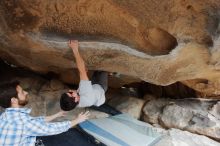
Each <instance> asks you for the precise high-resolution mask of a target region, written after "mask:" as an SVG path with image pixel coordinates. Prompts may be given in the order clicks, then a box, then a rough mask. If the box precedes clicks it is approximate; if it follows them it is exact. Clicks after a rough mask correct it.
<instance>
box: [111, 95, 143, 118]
mask: <svg viewBox="0 0 220 146" xmlns="http://www.w3.org/2000/svg"><path fill="white" fill-rule="evenodd" d="M144 103H145V101H144V100H142V99H137V98H135V97H126V96H124V97H120V98H112V99H111V100H110V101H109V102H108V104H109V105H111V106H112V107H114V108H115V109H117V110H119V111H121V112H123V113H127V114H129V115H131V116H132V117H134V118H136V119H139V118H140V116H141V113H142V108H143V105H144Z"/></svg>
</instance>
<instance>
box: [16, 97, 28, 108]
mask: <svg viewBox="0 0 220 146" xmlns="http://www.w3.org/2000/svg"><path fill="white" fill-rule="evenodd" d="M28 101H29V100H28V97H27V96H26V98H25V100H20V99H19V100H18V104H19V105H20V106H25V105H27V104H28Z"/></svg>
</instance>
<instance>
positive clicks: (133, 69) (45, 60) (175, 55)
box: [0, 0, 220, 96]
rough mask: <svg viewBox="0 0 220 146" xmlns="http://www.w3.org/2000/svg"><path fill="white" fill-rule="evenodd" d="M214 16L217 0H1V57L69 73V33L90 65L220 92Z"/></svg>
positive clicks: (37, 68)
mask: <svg viewBox="0 0 220 146" xmlns="http://www.w3.org/2000/svg"><path fill="white" fill-rule="evenodd" d="M219 18H220V0H200V1H195V0H175V1H174V0H166V1H164V0H156V1H155V0H141V1H139V0H120V1H118V0H63V1H49V0H29V1H28V0H20V1H13V0H1V2H0V20H1V21H0V58H2V59H4V60H7V61H8V62H11V63H13V64H15V65H17V66H23V67H27V68H29V69H31V70H33V71H36V72H40V73H48V72H54V73H56V74H58V75H60V78H62V79H63V80H65V81H69V80H73V78H72V77H70V78H69V76H70V74H71V72H72V68H73V67H75V63H74V61H73V57H72V54H71V50H70V49H69V48H68V47H67V45H66V41H67V40H68V39H70V38H74V39H79V40H80V51H81V53H82V56H83V58H84V59H85V61H86V66H87V67H88V69H89V70H106V71H109V72H118V73H120V74H123V75H125V76H132V77H134V79H135V80H136V79H137V78H138V79H140V80H144V81H146V82H150V83H153V84H157V85H169V84H172V83H175V82H177V81H180V82H183V83H184V84H186V85H187V86H189V87H191V88H193V89H195V90H197V91H199V92H201V95H202V94H203V93H204V94H206V95H208V96H213V95H214V96H217V95H219V94H220V93H219V90H220V87H218V86H217V85H218V84H219V83H220V80H219V77H220V72H219V68H220V67H219V64H220V63H219V60H220V52H219V47H220V45H219V44H220V38H219V32H220V27H219V21H220V20H219ZM67 76H68V77H67ZM71 78H72V79H71ZM132 80H133V79H132ZM204 80H205V81H207V82H208V83H209V84H208V85H207V84H206V85H203V84H204V83H203V81H204ZM194 81H196V83H194ZM200 81H201V82H200ZM211 84H212V85H213V86H211ZM209 85H210V86H209ZM214 85H216V86H214ZM201 86H202V87H201ZM214 87H215V89H214V90H213V88H214Z"/></svg>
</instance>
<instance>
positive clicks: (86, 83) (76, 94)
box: [60, 40, 108, 111]
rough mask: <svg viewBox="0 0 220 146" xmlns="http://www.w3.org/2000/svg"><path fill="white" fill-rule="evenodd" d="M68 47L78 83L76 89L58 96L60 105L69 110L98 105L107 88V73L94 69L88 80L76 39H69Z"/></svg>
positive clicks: (103, 101) (102, 100)
mask: <svg viewBox="0 0 220 146" xmlns="http://www.w3.org/2000/svg"><path fill="white" fill-rule="evenodd" d="M68 45H69V47H70V48H71V49H72V51H73V54H74V57H75V60H76V66H77V68H78V71H79V76H80V83H79V88H78V90H69V91H68V92H66V93H63V94H62V95H61V98H60V107H61V109H63V110H64V111H69V110H72V109H74V108H75V107H76V106H78V107H89V106H100V105H102V104H104V103H105V92H106V90H107V88H108V73H107V72H105V71H95V72H94V73H93V76H92V79H91V80H89V78H88V75H87V70H86V67H85V63H84V60H83V58H82V57H81V55H80V53H79V49H78V41H77V40H70V41H69V42H68Z"/></svg>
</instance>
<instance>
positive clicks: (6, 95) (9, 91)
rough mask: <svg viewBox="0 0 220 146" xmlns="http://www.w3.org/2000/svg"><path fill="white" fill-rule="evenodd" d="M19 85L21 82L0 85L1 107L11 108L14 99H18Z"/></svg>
mask: <svg viewBox="0 0 220 146" xmlns="http://www.w3.org/2000/svg"><path fill="white" fill-rule="evenodd" d="M17 85H19V81H9V82H5V83H1V84H0V106H1V107H4V108H9V107H10V106H11V99H12V97H16V98H17V95H18V93H17V90H16V87H17Z"/></svg>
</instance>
